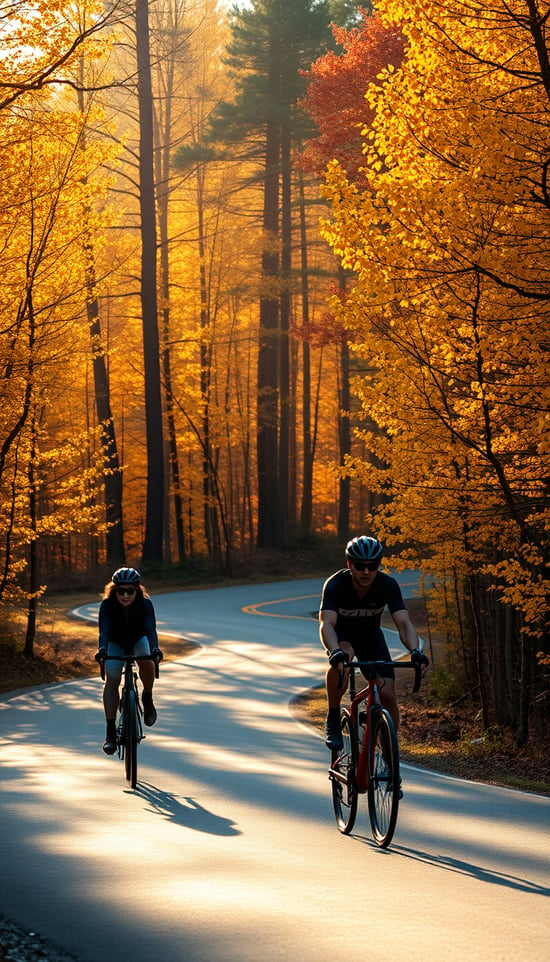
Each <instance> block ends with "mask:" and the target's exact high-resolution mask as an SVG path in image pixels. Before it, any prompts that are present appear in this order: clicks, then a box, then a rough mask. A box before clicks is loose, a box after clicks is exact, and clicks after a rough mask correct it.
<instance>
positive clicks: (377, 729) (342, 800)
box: [329, 661, 422, 847]
mask: <svg viewBox="0 0 550 962" xmlns="http://www.w3.org/2000/svg"><path fill="white" fill-rule="evenodd" d="M386 666H388V667H389V666H391V667H392V668H413V669H414V671H415V684H414V688H413V691H418V689H419V687H420V683H421V678H422V669H421V667H420V666H418V665H412V664H411V663H410V662H393V661H364V662H363V661H352V662H351V663H350V664H349V665H348V666H346V669H344V668H343V667H342V668H341V670H340V685H339V687H340V688H342V687H343V684H344V672H345V670H348V671H349V696H350V704H349V707H348V708H343V709H342V712H341V725H342V738H343V742H344V744H343V748H342V750H341V751H335V752H333V755H332V762H331V766H330V769H329V779H330V780H331V782H332V799H333V805H334V814H335V817H336V823H337V825H338V828H339V830H340V831H341V832H342V833H343V834H345V835H349V833H350V832H351V831H352V829H353V825H354V823H355V817H356V813H357V801H358V796H359V795H360V794H363V795H364V794H367V796H368V811H369V818H370V822H371V828H372V833H373V837H374V840H375V842H376V844H377V845H380V846H381V847H386V846H387V845H389V843H390V841H391V839H392V836H393V833H394V830H395V825H396V821H397V810H398V806H399V797H400V776H399V744H398V740H397V734H396V731H395V726H394V723H393V721H392V718H391V715H390V714H389V712H388V710H387V709H386V708H385V707H384V705H383V702H382V698H381V696H380V690H381V681H380V671H381V669H382V667H386ZM357 669H361V670H362V671H363V674H364V675H365V678H366V680H367V684H366V685H365V686H364V687H363V688H361V690H360V691H357V689H356V684H355V671H356V670H357ZM382 680H383V679H382ZM363 705H364V706H365V708H364V709H363V708H362V706H363ZM363 711H364V713H365V716H366V717H365V725H364V730H363V734H362V736H360V735H359V730H360V723H361V721H362V719H361V714H362V712H363Z"/></svg>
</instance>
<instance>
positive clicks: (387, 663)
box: [338, 661, 422, 693]
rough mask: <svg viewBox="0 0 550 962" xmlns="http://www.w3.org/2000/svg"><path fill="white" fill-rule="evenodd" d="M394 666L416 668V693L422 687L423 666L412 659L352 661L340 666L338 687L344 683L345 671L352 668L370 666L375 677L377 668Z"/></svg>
mask: <svg viewBox="0 0 550 962" xmlns="http://www.w3.org/2000/svg"><path fill="white" fill-rule="evenodd" d="M382 666H384V667H392V668H412V669H414V685H413V693H416V692H417V691H419V689H420V685H421V683H422V666H421V665H413V664H412V663H411V662H410V661H350V662H348V664H347V665H345V666H344V667H341V668H340V671H339V673H338V688H342V687H343V684H344V672H345V671H346V670H349V669H350V668H352V669H355V668H370V672H369V674H370V676H371V677H372V678H375V677H376V675H377V671H376V669H377V668H381V667H382Z"/></svg>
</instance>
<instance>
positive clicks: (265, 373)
mask: <svg viewBox="0 0 550 962" xmlns="http://www.w3.org/2000/svg"><path fill="white" fill-rule="evenodd" d="M277 46H278V45H277V30H276V28H275V26H274V27H273V28H272V29H271V31H270V44H269V68H268V82H269V90H270V92H271V94H272V97H273V102H275V103H276V102H277V101H276V96H277V93H278V89H279V70H278V50H277ZM279 155H280V144H279V123H278V118H276V117H274V116H273V113H271V114H270V115H269V117H268V120H267V130H266V143H265V170H264V209H263V228H264V249H263V251H262V281H263V290H262V295H261V298H260V331H259V347H258V432H257V435H258V440H257V451H258V531H257V544H258V547H259V548H266V547H274V546H276V545H277V544H278V543H279V524H280V509H279V501H278V498H279V491H278V484H277V460H278V450H277V448H278V425H279V408H278V393H279V382H278V370H277V368H278V351H277V344H278V324H279V298H278V270H279V258H278V254H277V249H276V240H277V238H278V233H279Z"/></svg>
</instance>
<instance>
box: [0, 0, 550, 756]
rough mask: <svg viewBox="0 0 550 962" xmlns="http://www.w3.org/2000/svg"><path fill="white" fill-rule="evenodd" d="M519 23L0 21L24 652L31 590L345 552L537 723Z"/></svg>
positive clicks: (536, 262) (496, 707)
mask: <svg viewBox="0 0 550 962" xmlns="http://www.w3.org/2000/svg"><path fill="white" fill-rule="evenodd" d="M549 14H550V5H549V4H548V3H546V2H541V0H514V2H513V3H512V4H510V3H504V2H503V0H495V2H494V3H493V4H492V5H490V6H489V7H487V5H486V4H484V3H481V2H477V0H472V2H468V3H463V2H461V0H446V2H438V0H428V2H426V0H423V2H422V3H418V2H417V0H379V2H377V3H376V4H375V5H374V8H371V7H370V6H369V5H366V6H365V7H363V8H356V6H355V4H353V3H350V2H346V0H253V2H250V3H246V4H245V3H243V4H238V5H236V6H233V7H229V6H227V5H226V4H223V3H221V2H214V0H149V2H147V0H132V2H125V0H111V2H109V3H105V2H95V0H82V2H79V0H75V2H74V3H70V4H67V3H66V2H65V0H63V2H62V0H47V2H46V0H33V2H29V3H27V2H23V0H12V2H4V3H2V4H0V37H1V40H2V55H1V57H0V136H1V142H2V152H1V154H0V166H1V182H2V192H1V195H0V264H1V266H2V286H1V288H0V345H1V348H0V364H1V369H0V370H1V380H0V391H1V394H2V404H1V407H0V499H1V503H2V511H1V513H0V602H1V603H3V604H13V603H14V602H17V603H22V602H23V601H24V603H25V604H26V605H27V607H28V625H29V627H28V632H27V650H28V651H29V652H32V638H33V631H34V625H35V622H36V617H37V610H38V600H39V598H40V596H41V595H42V593H43V592H44V591H45V589H46V588H47V586H48V584H50V583H51V582H55V581H60V580H63V582H64V583H65V584H70V583H74V584H79V585H82V584H85V583H93V584H97V583H98V581H99V580H100V576H101V575H104V574H106V573H108V572H110V570H112V568H113V566H116V565H118V564H119V563H122V562H128V563H132V564H139V565H143V566H144V568H145V570H156V571H162V570H164V571H167V570H171V571H174V570H175V571H178V572H180V573H181V576H182V578H183V577H184V576H185V573H186V572H188V571H192V570H194V569H196V568H198V567H200V568H201V569H202V570H210V571H214V572H218V573H223V574H225V575H227V576H231V575H232V573H233V572H234V571H235V567H236V565H241V566H242V565H243V563H247V564H248V565H250V566H253V565H254V564H255V563H256V561H255V559H257V557H258V553H259V552H265V551H275V552H287V553H288V552H292V551H293V550H296V549H297V548H298V547H299V546H300V545H302V546H303V545H309V546H310V547H313V549H314V550H315V546H318V549H317V550H318V554H319V557H320V559H322V557H323V548H322V545H323V544H327V543H333V544H335V543H338V544H340V545H343V542H345V540H346V539H347V538H348V536H350V535H353V534H357V533H375V534H376V535H378V536H379V537H380V538H381V539H382V540H384V542H385V543H386V546H387V553H388V556H389V558H390V560H391V563H392V564H394V565H396V566H399V565H401V566H404V565H409V566H410V565H412V566H415V567H419V568H421V569H422V571H423V572H424V573H425V578H426V590H428V588H429V591H430V617H431V618H432V620H433V623H434V625H435V626H437V628H438V630H439V631H442V632H444V633H445V634H446V636H447V638H448V650H449V667H450V669H451V670H452V671H453V672H454V673H455V674H457V675H459V676H460V677H461V680H462V683H463V684H464V685H466V686H467V688H468V690H471V691H475V692H476V693H477V697H479V699H480V705H481V710H482V713H483V719H484V722H485V723H486V725H488V726H489V725H491V724H497V725H505V726H509V727H511V728H512V729H513V730H514V732H515V733H516V737H517V740H518V742H519V743H522V742H525V740H526V739H527V737H528V735H529V732H530V731H531V732H533V731H534V732H535V733H537V734H538V735H540V734H541V733H542V732H544V731H547V720H548V714H549V709H550V640H549V636H548V627H547V620H548V586H549V576H548V562H549V557H548V554H549V539H548V534H549V527H550V513H549V476H550V472H549V466H548V452H549V446H550V431H549V400H550V385H549V378H548V359H549V354H550V336H549V333H548V332H549V329H550V328H549V321H550V276H549V274H548V263H549V247H550V193H549V187H548V169H549V165H550V154H549V152H548V125H549V118H550V57H549V49H548V43H547V18H548V16H549ZM304 573H305V574H307V572H304ZM327 573H328V572H327Z"/></svg>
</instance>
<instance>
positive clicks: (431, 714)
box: [0, 594, 550, 796]
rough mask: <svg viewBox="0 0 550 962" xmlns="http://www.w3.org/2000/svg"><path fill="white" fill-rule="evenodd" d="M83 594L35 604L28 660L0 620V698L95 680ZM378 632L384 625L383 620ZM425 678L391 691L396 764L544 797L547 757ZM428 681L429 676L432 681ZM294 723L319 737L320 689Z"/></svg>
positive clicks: (415, 602)
mask: <svg viewBox="0 0 550 962" xmlns="http://www.w3.org/2000/svg"><path fill="white" fill-rule="evenodd" d="M97 600H98V598H97V596H93V597H92V596H90V594H70V595H52V596H51V597H49V598H48V599H45V600H43V601H41V603H40V617H39V627H38V628H37V633H36V638H35V642H34V657H32V658H28V657H26V656H25V655H24V654H23V646H24V637H25V617H24V615H25V613H24V612H23V610H22V609H20V608H19V609H16V610H13V611H11V612H4V613H3V625H2V630H1V632H0V663H1V665H2V670H1V674H0V692H4V693H5V692H15V691H19V690H21V689H25V688H30V687H34V686H36V685H44V684H52V683H54V682H58V681H64V680H67V679H71V678H77V677H88V676H90V675H95V674H97V673H98V666H97V664H96V663H95V661H94V654H95V652H96V649H97V628H96V626H95V625H93V624H87V623H86V622H83V621H82V620H80V619H76V618H74V617H72V616H71V614H70V612H71V611H72V610H73V609H74V608H76V607H78V606H79V605H83V604H88V603H90V602H93V601H97ZM407 606H408V608H409V610H410V612H411V616H412V618H413V621H414V623H415V625H416V627H417V629H418V632H419V634H420V635H421V636H424V637H426V616H425V610H424V605H423V602H422V600H421V599H411V600H410V601H407ZM385 623H386V626H387V627H390V626H391V625H392V622H391V620H389V619H388V620H386V622H385ZM430 641H431V651H432V653H433V658H434V663H435V665H436V666H437V665H438V664H440V663H441V662H442V660H443V659H444V655H445V652H444V645H443V643H442V642H441V639H437V638H436V639H434V638H433V636H432V637H431V639H430ZM161 645H162V649H163V651H164V655H165V658H167V659H174V658H182V657H185V656H186V655H188V654H189V653H190V652H191V651H192V650H194V649H195V647H196V646H195V645H194V644H193V643H187V642H185V641H182V640H181V639H180V640H178V639H175V638H173V637H161ZM431 675H432V671H431V669H430V672H428V676H427V678H426V679H425V682H424V684H423V687H422V689H421V691H420V692H419V693H418V694H416V695H413V694H412V693H411V692H410V688H409V689H407V685H406V684H405V683H404V681H402V682H401V684H400V685H399V703H400V707H401V730H400V735H399V742H400V752H401V757H402V759H403V760H404V761H406V762H409V763H411V764H414V765H419V766H421V767H425V768H429V769H431V770H432V771H439V772H444V773H446V774H449V775H456V776H459V777H462V778H467V779H471V780H473V781H482V782H487V783H490V784H495V785H502V786H505V787H510V788H519V789H523V790H525V791H531V792H537V793H540V794H544V795H548V796H550V757H549V752H548V748H547V746H545V745H541V744H538V743H534V742H532V741H528V743H527V744H526V745H525V746H524V747H522V748H521V749H519V748H518V747H517V746H516V745H515V743H514V740H513V738H512V736H511V735H510V733H508V732H506V731H504V730H496V729H491V730H489V731H487V730H484V728H483V725H482V722H481V712H480V706H479V704H478V702H477V701H476V699H475V698H473V697H471V696H468V697H461V698H459V699H455V703H453V702H451V703H450V704H442V703H441V702H440V701H439V700H438V699H437V698H436V693H435V691H434V687H433V685H432V683H431V681H430V676H431ZM433 677H434V679H435V673H434V674H433ZM292 711H293V713H294V715H295V716H296V717H298V718H300V720H301V721H302V722H304V723H305V724H308V725H310V726H312V727H314V728H317V729H318V730H321V731H322V730H324V720H325V714H326V698H325V692H324V686H323V685H320V686H319V687H316V688H312V689H310V690H308V691H306V692H304V693H303V694H302V695H301V696H300V697H299V698H297V699H295V700H294V702H293V704H292Z"/></svg>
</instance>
